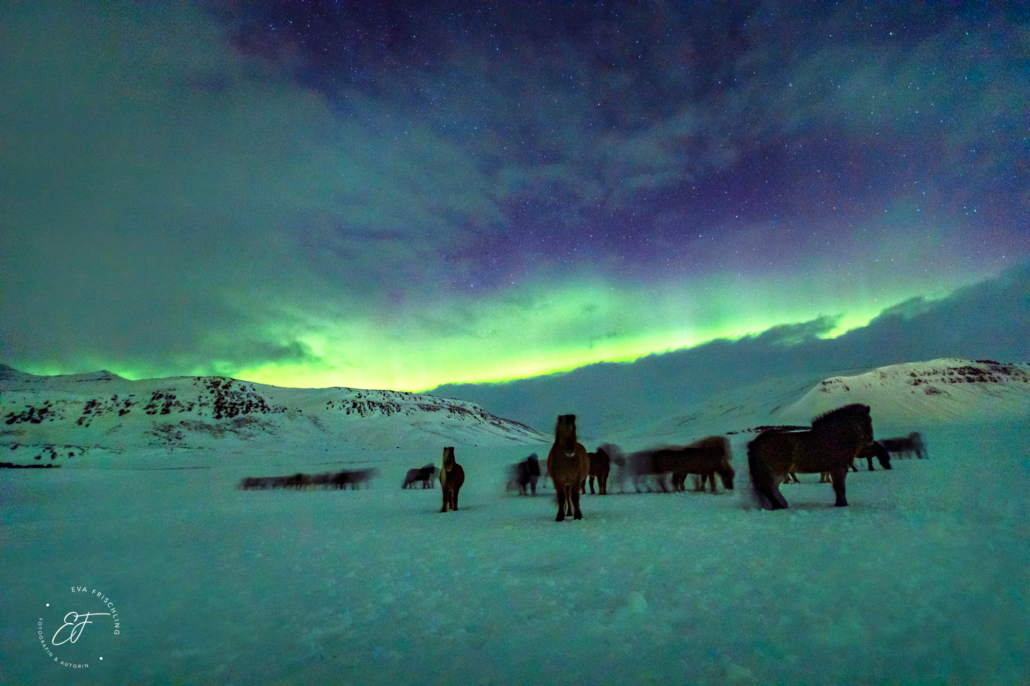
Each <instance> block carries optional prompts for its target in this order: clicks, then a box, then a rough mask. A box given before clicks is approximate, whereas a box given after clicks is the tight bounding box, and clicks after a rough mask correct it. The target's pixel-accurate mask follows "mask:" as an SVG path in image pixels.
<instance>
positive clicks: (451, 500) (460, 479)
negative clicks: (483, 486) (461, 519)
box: [440, 447, 465, 512]
mask: <svg viewBox="0 0 1030 686" xmlns="http://www.w3.org/2000/svg"><path fill="white" fill-rule="evenodd" d="M463 483H465V470H464V469H462V466H461V465H460V464H458V463H457V462H455V461H454V448H453V447H450V448H444V449H443V469H441V470H440V488H441V489H442V490H443V507H441V508H440V512H446V511H447V510H448V509H451V510H454V511H455V512H457V510H458V491H460V490H461V485H462V484H463Z"/></svg>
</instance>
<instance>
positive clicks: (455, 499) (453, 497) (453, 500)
mask: <svg viewBox="0 0 1030 686" xmlns="http://www.w3.org/2000/svg"><path fill="white" fill-rule="evenodd" d="M458 493H460V491H459V490H458V489H457V488H455V489H454V492H453V493H451V507H452V508H453V509H454V511H455V512H457V511H458Z"/></svg>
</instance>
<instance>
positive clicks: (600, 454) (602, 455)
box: [583, 445, 612, 495]
mask: <svg viewBox="0 0 1030 686" xmlns="http://www.w3.org/2000/svg"><path fill="white" fill-rule="evenodd" d="M587 458H588V459H589V460H590V475H589V476H588V477H587V481H589V482H590V493H591V495H593V493H594V479H597V491H598V493H600V494H601V495H608V473H609V472H611V469H612V458H611V456H610V455H608V451H607V450H605V449H604V446H603V445H602V446H600V447H599V448H598V449H597V452H594V453H587ZM583 492H584V493H586V492H587V488H586V484H583Z"/></svg>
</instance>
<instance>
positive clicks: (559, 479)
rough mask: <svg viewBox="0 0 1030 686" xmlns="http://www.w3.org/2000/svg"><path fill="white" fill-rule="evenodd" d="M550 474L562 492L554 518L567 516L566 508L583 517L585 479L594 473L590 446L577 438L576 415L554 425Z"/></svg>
mask: <svg viewBox="0 0 1030 686" xmlns="http://www.w3.org/2000/svg"><path fill="white" fill-rule="evenodd" d="M547 473H548V474H549V475H550V476H551V481H553V482H554V490H555V491H557V494H558V516H557V517H556V518H555V520H554V521H556V522H560V521H562V520H564V519H565V514H566V508H567V509H568V513H569V514H571V515H572V516H573V519H583V512H582V511H581V510H580V509H579V494H580V490H581V489H582V488H583V482H584V481H586V478H587V477H588V476H589V475H590V458H589V457H587V449H586V448H584V447H583V446H582V444H580V443H578V442H577V441H576V415H574V414H563V415H560V416H559V417H558V423H557V424H556V425H555V427H554V445H552V446H551V452H550V453H548V455H547Z"/></svg>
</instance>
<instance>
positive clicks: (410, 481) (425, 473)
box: [401, 464, 436, 488]
mask: <svg viewBox="0 0 1030 686" xmlns="http://www.w3.org/2000/svg"><path fill="white" fill-rule="evenodd" d="M435 475H436V465H435V464H427V465H426V466H425V467H418V468H416V469H409V470H408V473H407V474H406V475H405V476H404V483H403V484H402V485H401V488H414V487H415V482H421V483H422V486H421V487H422V488H433V477H434V476H435Z"/></svg>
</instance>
